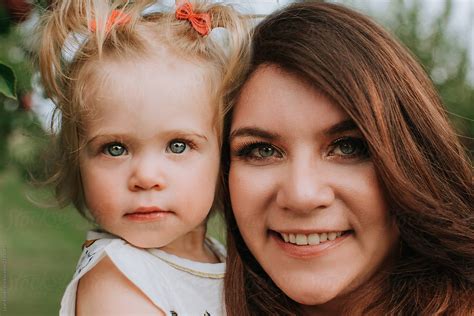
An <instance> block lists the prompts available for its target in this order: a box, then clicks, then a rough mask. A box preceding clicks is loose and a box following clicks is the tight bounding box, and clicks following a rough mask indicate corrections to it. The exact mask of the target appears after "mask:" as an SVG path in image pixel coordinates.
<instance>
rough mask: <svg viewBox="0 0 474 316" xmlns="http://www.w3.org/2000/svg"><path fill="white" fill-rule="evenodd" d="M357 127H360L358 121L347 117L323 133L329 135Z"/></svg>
mask: <svg viewBox="0 0 474 316" xmlns="http://www.w3.org/2000/svg"><path fill="white" fill-rule="evenodd" d="M355 129H358V128H357V125H356V123H355V122H354V121H353V120H352V119H347V120H344V121H341V122H339V123H336V124H334V125H333V126H330V127H329V128H327V129H325V130H324V131H323V134H324V135H327V136H333V135H337V134H340V133H343V132H347V131H352V130H355Z"/></svg>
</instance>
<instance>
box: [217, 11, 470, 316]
mask: <svg viewBox="0 0 474 316" xmlns="http://www.w3.org/2000/svg"><path fill="white" fill-rule="evenodd" d="M250 58H251V61H250V65H249V69H248V71H247V73H246V79H248V78H249V77H250V76H251V75H252V74H253V72H254V71H255V70H256V69H257V68H258V67H259V66H264V65H269V64H270V65H276V66H277V67H280V68H281V69H283V70H284V71H286V72H289V73H291V74H294V75H296V76H298V77H299V78H300V79H302V80H304V81H305V82H307V83H308V84H310V85H311V86H313V87H314V89H316V90H318V91H320V92H322V93H323V94H325V95H326V96H327V97H328V98H329V99H330V100H332V102H333V103H334V104H337V105H339V106H341V107H342V108H343V109H344V110H345V111H346V112H347V114H348V115H349V116H350V117H351V118H352V119H353V121H354V122H355V123H356V124H357V126H358V128H359V129H360V131H361V133H362V134H363V135H364V137H365V138H366V140H367V142H368V144H369V148H370V151H371V157H372V160H373V164H374V166H375V169H376V172H377V175H378V177H379V179H380V182H381V184H382V186H383V189H384V192H385V195H386V199H387V201H388V204H389V207H390V212H391V215H392V216H393V218H394V219H395V221H396V223H397V226H398V228H399V231H400V253H399V256H398V257H397V259H396V262H395V265H394V267H393V269H392V270H391V272H390V273H389V274H383V275H381V276H380V277H379V279H378V280H377V281H373V282H371V284H367V286H365V287H364V289H363V290H362V291H360V292H358V293H356V295H357V297H356V298H355V299H354V300H353V301H354V302H359V303H358V304H357V306H352V305H351V306H347V307H346V308H348V309H350V310H347V311H346V312H348V313H350V314H351V315H357V314H374V315H472V313H473V311H474V297H473V295H474V291H473V288H474V225H473V224H474V216H473V205H474V195H473V182H472V180H473V173H472V165H471V162H470V161H469V158H468V157H467V155H466V153H465V151H464V149H463V148H462V146H461V145H460V142H459V140H458V138H457V136H456V134H455V132H454V131H453V128H452V127H451V126H450V124H449V122H448V118H447V116H446V113H445V110H444V109H443V107H442V105H441V102H440V99H439V97H438V95H437V93H436V91H435V90H434V88H433V85H432V83H431V81H430V80H429V79H428V77H427V75H426V74H425V72H424V71H423V69H422V68H421V67H420V65H419V64H418V63H417V62H416V61H415V59H414V58H413V57H412V56H411V55H410V53H409V52H408V51H407V49H405V48H404V47H403V46H402V45H401V44H400V43H398V42H397V41H396V40H394V39H393V37H392V36H391V35H390V34H388V33H387V32H386V31H384V30H383V29H382V28H381V27H379V26H378V25H376V24H375V23H374V22H372V21H371V20H369V19H368V18H367V17H365V16H363V15H361V14H359V13H356V12H354V11H352V10H350V9H348V8H345V7H343V6H340V5H335V4H328V3H319V2H318V3H304V4H294V5H291V6H289V7H287V8H285V9H283V10H281V11H279V12H275V13H274V14H272V15H271V16H269V17H267V18H266V19H265V20H264V21H263V22H262V23H261V24H260V25H259V26H258V27H257V29H256V30H255V34H254V38H253V41H252V52H251V57H250ZM244 84H245V80H243V82H242V84H241V85H240V86H239V87H238V88H237V89H236V92H235V95H234V98H233V99H234V103H235V102H236V100H238V93H239V90H240V89H241V88H242V86H243V85H244ZM231 121H232V109H230V110H229V112H228V114H227V117H226V122H225V124H226V125H225V128H224V131H225V136H228V133H229V129H230V124H231ZM228 155H229V153H228V144H226V147H225V148H224V152H223V163H224V164H225V167H224V170H225V172H226V175H227V174H228V170H229V162H230V160H229V156H228ZM227 193H228V192H227ZM228 196H229V194H227V197H228ZM225 215H226V222H227V225H228V232H229V234H228V237H227V246H228V260H227V274H226V279H225V297H226V308H227V311H228V313H229V314H230V315H239V316H241V315H270V314H271V315H295V314H298V310H299V305H298V303H296V302H294V301H292V300H291V299H290V298H288V297H287V296H286V295H285V294H284V293H282V291H281V290H280V289H279V288H278V287H277V286H276V285H275V284H274V283H273V282H272V281H271V279H270V277H269V276H268V275H267V274H266V273H265V271H263V269H262V267H261V266H260V265H259V263H258V262H257V261H256V260H255V258H254V257H253V255H252V254H251V253H250V251H249V249H248V248H247V246H246V245H245V242H244V241H243V239H242V236H241V234H240V232H239V228H238V226H237V224H236V221H235V218H234V215H233V213H232V209H231V204H230V201H228V200H227V201H226V213H225Z"/></svg>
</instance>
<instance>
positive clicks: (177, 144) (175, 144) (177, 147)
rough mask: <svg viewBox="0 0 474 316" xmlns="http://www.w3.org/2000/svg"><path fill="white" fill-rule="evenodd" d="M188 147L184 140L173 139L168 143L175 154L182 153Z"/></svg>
mask: <svg viewBox="0 0 474 316" xmlns="http://www.w3.org/2000/svg"><path fill="white" fill-rule="evenodd" d="M186 147H187V145H186V143H184V142H182V141H172V142H171V143H170V144H169V145H168V148H169V150H170V151H171V152H172V153H174V154H182V153H183V152H184V151H185V150H186Z"/></svg>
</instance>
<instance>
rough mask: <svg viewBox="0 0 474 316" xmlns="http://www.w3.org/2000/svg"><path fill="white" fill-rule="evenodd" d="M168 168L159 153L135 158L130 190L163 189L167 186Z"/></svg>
mask: <svg viewBox="0 0 474 316" xmlns="http://www.w3.org/2000/svg"><path fill="white" fill-rule="evenodd" d="M166 169H167V168H166V163H165V162H164V161H163V159H160V158H159V157H157V155H143V156H142V157H140V158H139V159H137V158H135V161H134V165H133V166H132V171H131V173H130V174H131V175H130V178H129V188H130V190H131V191H140V190H163V189H164V188H165V187H166Z"/></svg>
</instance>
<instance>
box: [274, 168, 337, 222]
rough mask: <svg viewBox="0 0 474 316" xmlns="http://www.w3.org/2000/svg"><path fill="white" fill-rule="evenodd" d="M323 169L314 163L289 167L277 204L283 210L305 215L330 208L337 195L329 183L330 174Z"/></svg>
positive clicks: (284, 175) (283, 177)
mask: <svg viewBox="0 0 474 316" xmlns="http://www.w3.org/2000/svg"><path fill="white" fill-rule="evenodd" d="M322 168H323V166H316V164H315V163H314V161H313V162H309V163H302V162H300V163H297V162H294V163H292V164H289V165H287V168H286V169H285V171H284V172H283V174H282V179H281V182H280V187H279V189H278V192H277V197H276V202H277V204H278V205H279V206H280V207H281V208H283V209H287V210H290V211H295V212H303V213H304V212H310V211H313V210H316V209H322V208H325V207H329V206H330V205H331V204H332V202H333V201H334V199H335V193H334V188H333V187H332V186H331V185H330V181H328V176H329V174H328V173H327V172H324V171H323V170H322Z"/></svg>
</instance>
